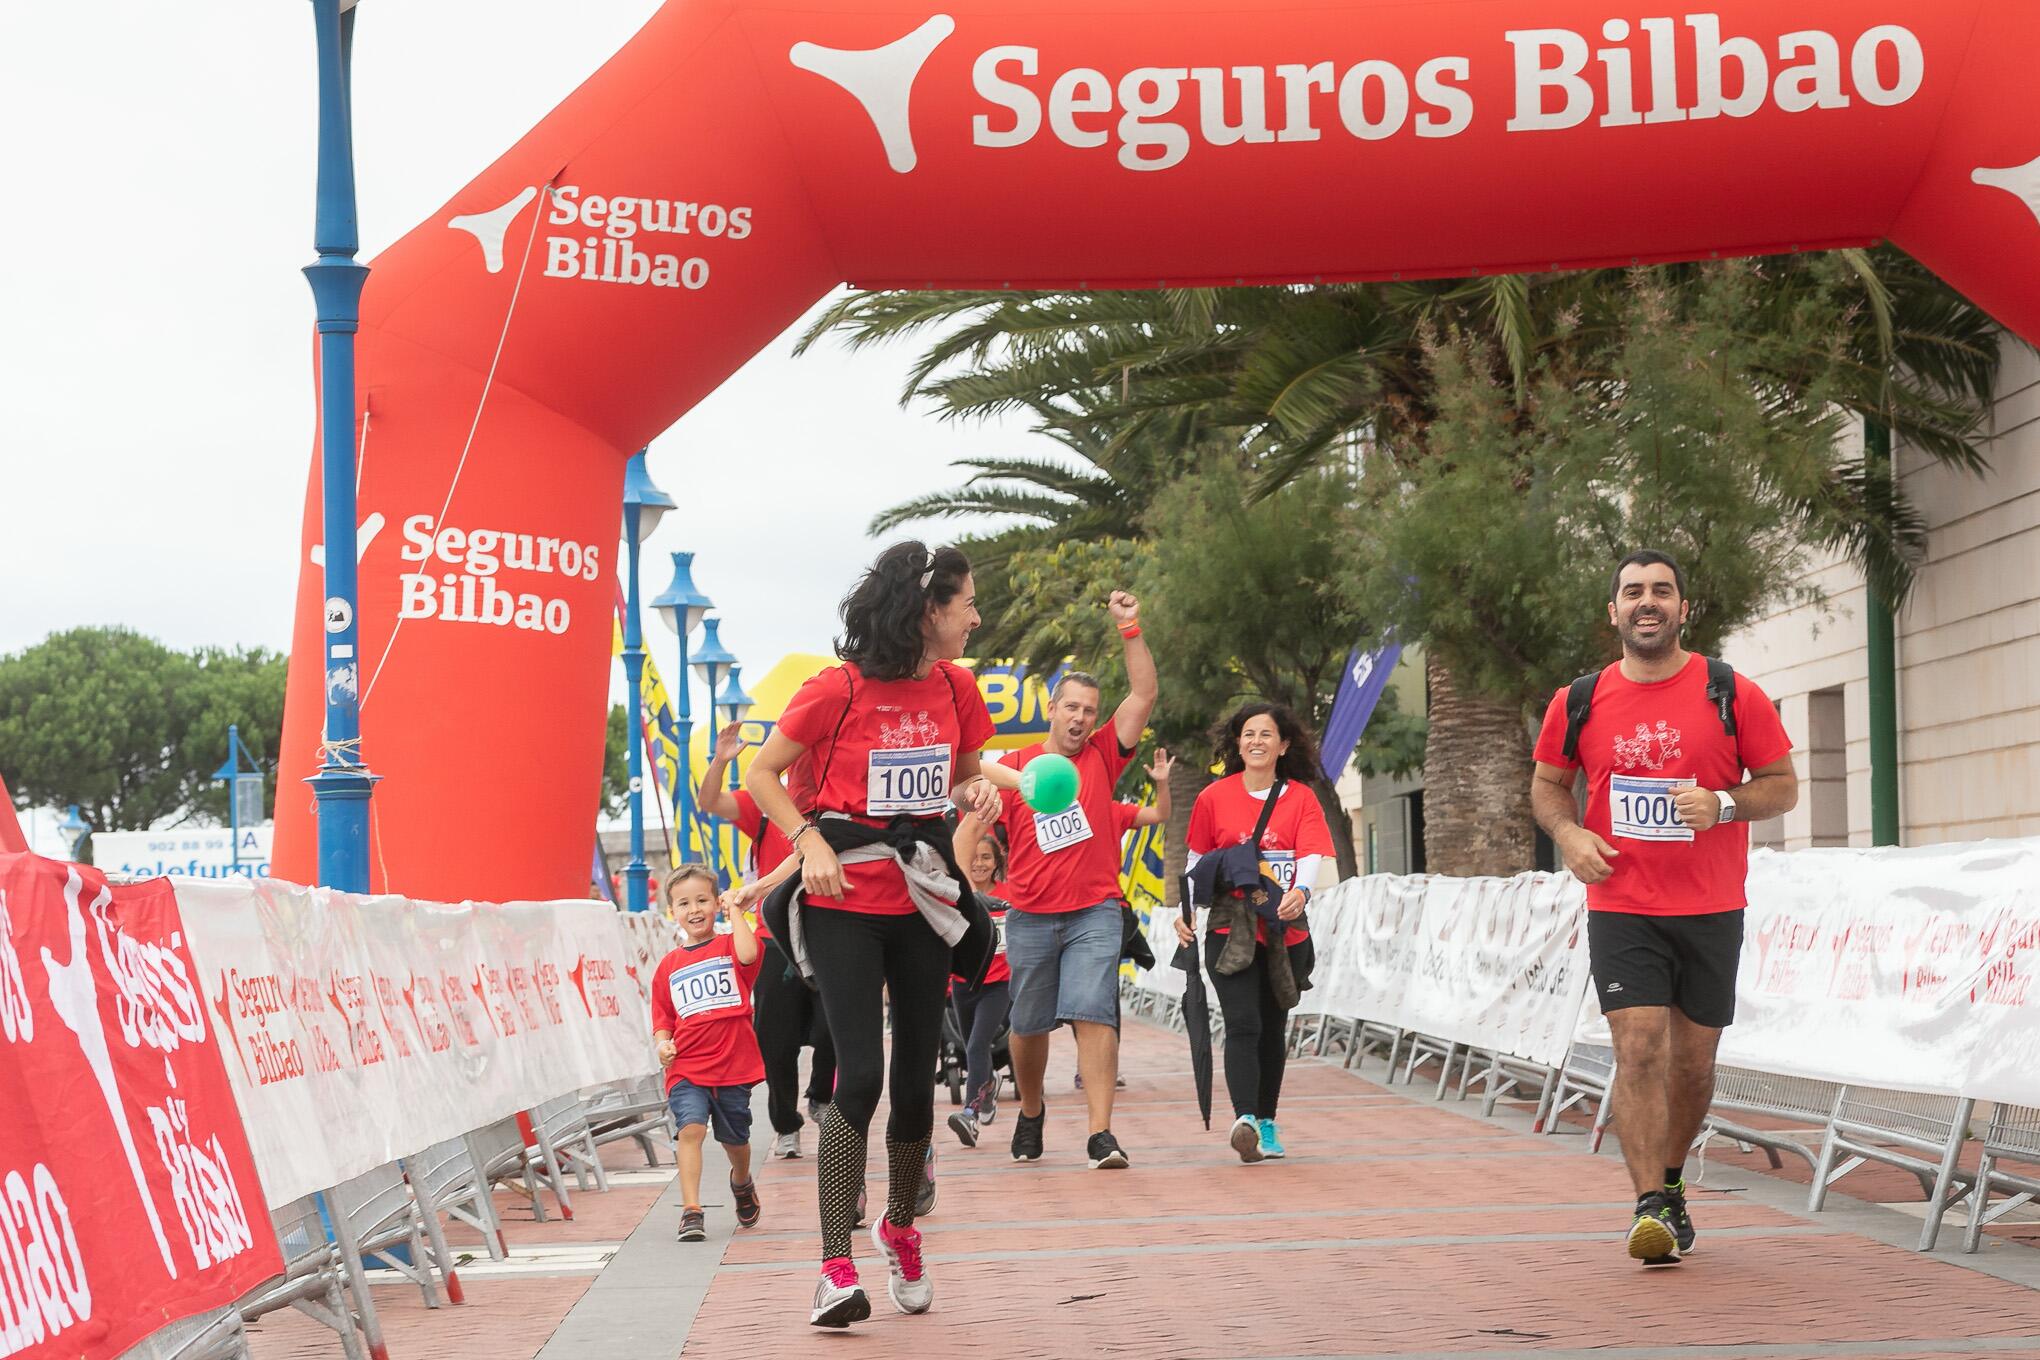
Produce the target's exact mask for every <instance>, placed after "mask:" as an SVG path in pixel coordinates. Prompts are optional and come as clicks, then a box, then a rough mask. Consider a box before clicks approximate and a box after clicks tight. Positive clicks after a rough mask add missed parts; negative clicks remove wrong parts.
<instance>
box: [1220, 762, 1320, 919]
mask: <svg viewBox="0 0 2040 1360" xmlns="http://www.w3.org/2000/svg"><path fill="white" fill-rule="evenodd" d="M1266 804H1267V798H1266V795H1265V794H1264V795H1263V796H1261V797H1255V796H1254V795H1253V794H1251V793H1249V792H1247V777H1246V775H1244V774H1234V775H1227V776H1226V777H1225V778H1224V779H1221V780H1219V781H1218V782H1217V783H1215V784H1208V785H1206V786H1205V788H1204V791H1203V792H1202V793H1200V794H1198V795H1197V801H1196V802H1195V803H1193V804H1192V805H1191V807H1190V829H1189V831H1188V833H1187V834H1186V835H1185V836H1184V838H1183V839H1184V844H1185V845H1187V846H1188V847H1189V848H1190V849H1191V850H1193V851H1195V852H1196V853H1198V854H1200V855H1208V854H1210V853H1211V852H1212V851H1214V850H1222V849H1225V848H1226V847H1227V846H1233V845H1245V844H1246V843H1247V838H1248V837H1249V836H1251V835H1253V834H1254V824H1255V823H1256V822H1258V821H1260V820H1261V809H1262V808H1263V807H1264V806H1266ZM1331 853H1333V851H1332V829H1331V827H1329V826H1327V825H1326V824H1325V810H1324V809H1323V808H1322V807H1320V806H1318V800H1317V795H1316V794H1314V793H1312V792H1311V791H1310V790H1309V789H1308V788H1306V787H1305V786H1304V785H1302V784H1299V783H1297V782H1296V781H1295V780H1293V779H1292V780H1290V781H1289V782H1288V783H1286V784H1284V785H1283V786H1282V801H1281V802H1279V803H1277V804H1276V805H1275V811H1274V812H1272V813H1270V814H1269V817H1268V829H1267V830H1265V831H1263V832H1262V833H1261V872H1262V873H1263V874H1265V875H1267V876H1269V877H1272V878H1273V879H1274V880H1275V881H1276V882H1277V883H1279V884H1281V885H1282V890H1283V891H1284V892H1288V891H1289V890H1290V889H1291V888H1293V887H1295V886H1296V862H1297V861H1298V860H1299V859H1302V858H1303V857H1304V856H1305V855H1329V854H1331ZM1316 886H1317V885H1316V884H1313V883H1306V884H1304V887H1306V888H1315V887H1316ZM1219 933H1220V934H1223V933H1225V932H1224V931H1220V932H1219ZM1309 934H1310V932H1309V931H1308V930H1307V929H1306V928H1304V927H1303V926H1301V925H1297V924H1293V923H1292V924H1291V925H1290V926H1289V927H1288V929H1286V930H1285V931H1284V932H1283V934H1282V939H1283V942H1284V943H1285V944H1301V943H1303V941H1304V940H1305V939H1306V938H1308V936H1309ZM1254 938H1255V939H1257V940H1266V939H1267V938H1268V923H1267V922H1266V921H1262V920H1256V921H1255V922H1254Z"/></svg>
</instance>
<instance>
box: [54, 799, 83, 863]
mask: <svg viewBox="0 0 2040 1360" xmlns="http://www.w3.org/2000/svg"><path fill="white" fill-rule="evenodd" d="M57 833H58V834H59V835H61V836H62V837H63V838H64V844H66V845H68V846H70V847H71V860H72V862H73V863H76V862H77V859H78V857H79V856H80V855H82V854H84V853H85V838H86V837H87V836H89V835H91V834H92V823H90V822H88V821H86V820H85V819H84V818H83V817H80V816H79V815H78V805H77V804H76V803H73V804H71V806H70V807H68V808H66V809H64V820H63V821H61V822H58V823H57Z"/></svg>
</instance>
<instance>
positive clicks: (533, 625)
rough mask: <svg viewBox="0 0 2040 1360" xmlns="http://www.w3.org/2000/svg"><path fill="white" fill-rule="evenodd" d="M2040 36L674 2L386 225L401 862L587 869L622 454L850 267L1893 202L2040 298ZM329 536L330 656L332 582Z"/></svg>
mask: <svg viewBox="0 0 2040 1360" xmlns="http://www.w3.org/2000/svg"><path fill="white" fill-rule="evenodd" d="M533 40H534V41H543V38H542V37H540V36H537V35H535V36H534V39H533ZM2036 55H2040V5H2036V4H2033V3H2031V0H1931V2H1928V0H1723V2H1722V3H1716V4H1713V5H1709V6H1707V7H1705V8H1704V9H1694V10H1692V11H1690V12H1689V11H1680V10H1667V9H1662V8H1660V9H1649V8H1637V7H1633V6H1625V5H1622V4H1619V3H1616V0H1602V2H1601V3H1595V4H1586V3H1581V2H1580V0H1540V3H1536V4H1529V3H1525V2H1524V0H1435V2H1434V3H1410V2H1409V0H1302V3H1298V4H1295V5H1285V6H1282V7H1279V8H1269V7H1264V6H1262V5H1259V4H1255V3H1247V2H1245V0H1234V3H1232V4H1230V5H1227V4H1217V5H1199V6H1192V7H1182V6H1179V5H1176V4H1171V3H1165V2H1164V0H1105V2H1104V3H1093V4H1081V5H1047V4H1040V5H1035V4H1028V3H1022V2H1020V0H1006V2H1005V3H981V2H979V0H965V2H964V3H953V4H949V5H946V6H941V7H937V6H935V5H932V4H930V5H922V6H919V7H908V6H903V5H899V4H897V3H890V4H889V3H887V0H854V2H853V0H805V2H804V3H801V4H785V3H769V2H768V0H756V2H755V3H753V2H750V0H672V3H669V4H668V5H667V6H666V7H665V9H663V10H662V11H661V12H660V13H659V14H658V15H657V17H655V18H654V19H653V20H652V21H651V22H650V23H649V24H647V25H646V27H645V28H644V30H643V31H642V32H640V33H639V34H638V35H637V37H635V38H634V39H633V40H632V41H631V42H630V44H629V45H628V46H626V47H625V48H624V49H623V51H621V52H619V53H618V54H617V55H616V56H615V57H614V58H613V59H612V60H611V61H610V62H609V63H608V64H607V65H606V66H604V67H603V68H602V69H601V70H600V71H599V72H597V73H596V74H595V76H594V77H593V78H591V79H590V80H589V81H588V82H587V84H585V85H584V86H582V87H581V88H580V89H579V90H578V91H576V92H575V94H574V95H573V96H572V97H571V98H569V99H568V100H567V101H566V102H565V103H564V104H562V105H561V106H560V107H559V108H558V109H557V110H556V111H555V112H554V113H553V114H552V115H551V116H550V117H548V118H547V119H546V120H545V121H544V122H543V123H541V124H540V125H539V126H538V127H537V128H535V129H533V130H532V132H531V133H530V134H529V135H527V136H526V137H525V138H524V139H523V140H522V141H521V142H519V143H518V144H517V145H516V146H515V147H514V148H512V149H511V150H510V151H509V152H508V153H507V154H506V155H504V156H503V157H502V159H500V160H498V161H497V162H496V163H495V164H494V165H492V166H490V167H489V168H488V169H487V170H486V171H485V172H483V173H482V174H481V175H480V176H479V177H478V178H477V179H475V181H474V182H473V183H471V184H469V185H468V186H467V187H466V188H465V189H462V190H461V191H460V192H459V193H458V194H457V195H455V197H454V198H453V200H452V201H451V202H450V203H448V204H447V205H446V207H445V208H444V209H443V210H442V211H441V212H439V213H437V214H435V215H434V216H433V218H432V219H431V220H430V221H428V222H426V223H424V224H423V225H421V226H420V227H418V228H417V229H416V230H414V231H413V232H411V233H410V235H408V236H406V237H405V238H404V239H403V240H402V241H400V242H398V243H397V244H396V245H395V246H394V247H392V248H391V249H390V250H389V251H388V252H387V253H386V254H384V255H383V256H382V257H381V258H380V259H378V260H377V261H375V264H374V272H373V274H372V275H371V277H370V281H369V285H368V292H367V296H366V299H365V302H364V309H363V323H362V328H361V338H360V347H361V379H360V393H361V406H362V410H363V414H362V417H361V423H360V426H359V428H358V438H359V439H360V442H361V450H362V459H363V463H362V476H361V510H362V514H363V516H364V519H365V523H364V526H363V530H362V535H361V540H362V542H361V545H360V551H361V609H360V617H361V624H362V633H361V641H362V648H361V653H362V656H361V670H360V680H359V683H360V685H361V690H362V693H363V696H364V707H363V717H362V724H363V730H364V743H363V749H364V750H365V752H366V754H367V757H368V760H369V763H370V765H371V766H372V767H373V768H374V769H375V770H376V771H377V772H378V773H379V774H381V775H382V776H383V781H382V783H381V785H380V786H379V788H378V789H377V792H376V797H375V807H376V809H377V812H376V816H375V819H374V827H373V829H374V834H375V848H374V852H373V854H372V856H371V860H372V863H373V865H374V869H373V881H374V886H375V887H376V888H377V889H379V890H381V889H394V890H400V891H403V892H406V893H410V894H414V895H417V896H422V897H438V898H455V899H457V898H462V897H474V898H494V899H499V900H500V899H505V898H514V897H548V896H578V895H581V894H582V893H583V892H584V891H585V884H586V878H587V865H588V838H589V827H590V822H591V818H592V816H593V814H594V812H595V801H596V792H597V786H598V775H599V764H600V759H601V751H602V741H601V731H602V723H603V707H604V705H603V697H604V693H605V691H606V688H607V686H608V667H609V664H610V663H609V655H610V654H609V641H610V622H609V620H610V614H609V607H610V601H611V598H612V595H611V592H612V589H613V587H612V584H611V583H612V581H613V580H614V579H615V574H616V570H617V566H616V562H615V560H614V559H615V554H616V551H617V546H618V544H617V540H618V533H619V508H618V507H619V502H620V497H621V488H622V476H623V465H624V459H625V457H626V455H628V454H629V453H630V452H631V451H633V450H635V449H637V448H638V447H640V446H641V445H643V444H644V443H646V442H647V441H648V440H650V439H651V438H652V437H653V436H655V435H657V434H658V433H659V432H660V431H662V430H664V429H665V428H666V427H667V426H669V425H671V424H672V423H673V421H674V420H675V419H676V418H677V417H678V416H680V414H681V413H682V412H684V411H686V410H687V409H688V407H689V406H691V405H692V404H693V403H694V402H696V401H697V400H699V399H700V398H701V397H702V396H704V395H705V394H706V393H708V392H709V391H710V390H711V389H713V388H714V387H715V386H716V385H717V384H718V383H720V382H721V381H722V380H723V379H724V378H725V377H727V376H728V375H729V374H730V373H731V372H732V371H733V370H734V369H736V368H737V367H738V366H739V365H740V364H742V363H743V362H744V360H745V359H746V358H748V357H749V356H750V355H751V354H752V352H753V351H755V350H756V349H757V348H758V347H759V346H760V345H762V344H764V343H765V342H766V341H767V340H768V339H770V338H771V337H773V336H775V335H777V334H778V333H779V332H780V331H781V330H783V329H784V328H785V327H786V326H787V325H788V324H789V323H791V322H792V321H793V320H794V319H795V318H796V317H798V316H799V315H800V314H801V312H802V311H803V310H804V309H805V308H807V307H808V306H810V305H811V304H812V303H813V302H814V301H815V300H816V299H817V298H819V297H821V296H822V295H823V294H824V293H825V292H826V291H827V290H828V289H830V288H831V287H833V286H835V285H836V284H838V283H839V282H841V281H844V280H851V281H855V282H857V283H860V284H865V285H871V286H887V287H993V288H997V287H1006V286H1010V287H1014V288H1038V287H1056V288H1085V287H1094V288H1095V287H1108V286H1109V287H1126V286H1132V287H1138V286H1153V285H1158V284H1163V283H1168V284H1240V283H1274V282H1288V281H1296V280H1305V281H1308V280H1317V279H1365V278H1382V277H1393V276H1403V277H1413V276H1422V275H1440V276H1453V275H1465V274H1471V273H1474V272H1476V271H1478V272H1483V273H1485V272H1491V271H1516V270H1549V269H1554V268H1569V267H1587V266H1595V265H1607V264H1626V263H1629V262H1631V261H1638V260H1644V261H1650V260H1671V259H1687V258H1695V257H1706V256H1710V255H1715V254H1721V255H1728V254H1758V253H1771V252H1778V251H1789V250H1807V249H1815V248H1819V247H1828V246H1840V245H1859V244H1863V243H1867V242H1872V241H1876V240H1880V239H1890V240H1891V241H1894V242H1896V243H1897V244H1898V245H1900V246H1902V247H1903V248H1905V249H1906V250H1908V251H1910V252H1911V253H1913V254H1914V255H1915V256H1917V257H1919V258H1920V259H1921V260H1922V261H1924V262H1925V263H1926V264H1927V265H1929V266H1930V267H1932V268H1933V269H1935V270H1937V271H1939V272H1940V273H1941V274H1942V275H1943V276H1945V277H1946V278H1947V279H1949V280H1950V281H1951V282H1952V283H1953V284H1955V286H1957V287H1959V288H1961V289H1962V290H1963V291H1965V292H1966V293H1968V294H1969V295H1970V296H1971V297H1973V298H1974V299H1976V300H1977V302H1979V303H1980V304H1981V305H1983V306H1985V307H1987V308H1989V309H1990V310H1991V311H1992V312H1993V313H1995V314H1996V315H1997V316H1998V317H2000V318H2001V319H2003V320H2004V321H2005V322H2006V323H2007V324H2008V325H2010V326H2011V327H2013V328H2014V329H2016V330H2018V331H2019V332H2021V333H2022V334H2024V335H2026V336H2028V337H2033V338H2040V267H2036V266H2040V249H2036V248H2040V220H2036V215H2040V160H2036V159H2035V158H2036V157H2040V82H2036V81H2035V80H2034V79H2033V63H2034V60H2035V57H2036ZM2021 90H2024V91H2025V93H2023V94H2021V93H2020V91H2021ZM317 488H318V480H317V475H316V471H315V473H314V477H313V481H312V492H313V496H312V504H311V505H309V506H308V508H307V512H306V518H305V532H306V544H307V546H308V547H310V546H311V545H314V544H316V543H317V541H318V537H319V522H318V512H317V504H316V498H317ZM301 570H302V572H303V574H302V577H301V580H300V584H299V590H298V605H297V630H296V638H295V641H296V649H297V655H298V656H300V657H304V658H310V657H315V656H317V655H318V649H319V643H320V638H321V627H320V621H321V608H320V601H321V594H322V592H321V589H320V585H321V578H320V572H319V570H318V569H317V568H316V566H310V565H307V566H306V567H304V568H302V569H301ZM843 584H844V583H843V582H840V581H818V582H816V583H815V588H816V589H817V590H824V591H830V592H833V591H836V590H838V589H840V588H841V587H842V586H843ZM320 679H321V677H320V670H319V667H318V666H317V665H315V664H299V665H297V666H295V667H293V668H292V672H291V681H290V701H289V709H288V717H287V722H286V727H287V733H286V744H287V756H286V766H287V770H286V778H287V780H295V779H299V778H302V777H304V776H306V775H309V774H310V773H311V772H312V768H313V764H314V758H315V754H316V747H317V745H318V738H319V725H320V722H321V719H322V707H321V695H320V689H319V686H320ZM280 801H281V807H280V809H279V819H278V821H279V825H278V835H277V844H276V863H277V871H278V872H279V873H280V874H282V875H285V876H288V877H291V878H295V879H298V880H300V881H308V880H309V878H310V877H311V875H312V872H313V864H314V854H313V840H314V835H313V825H312V818H311V814H310V805H311V799H310V797H309V795H306V796H305V797H303V798H287V799H283V800H280Z"/></svg>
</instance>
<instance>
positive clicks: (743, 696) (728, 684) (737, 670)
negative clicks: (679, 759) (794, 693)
mask: <svg viewBox="0 0 2040 1360" xmlns="http://www.w3.org/2000/svg"><path fill="white" fill-rule="evenodd" d="M743 669H744V668H743V667H742V666H739V665H737V664H736V663H735V662H731V663H730V676H729V679H728V680H726V681H724V682H723V687H722V694H721V695H720V696H719V698H718V702H719V703H721V704H722V709H723V712H725V713H727V714H729V715H730V721H731V722H733V723H741V722H742V721H743V720H744V719H746V718H748V717H750V716H751V709H752V707H753V704H752V700H751V696H750V695H749V694H748V693H746V692H745V690H744V687H743V685H742V684H741V683H739V681H738V676H739V675H740V674H741V673H742V671H743ZM741 756H742V752H739V753H738V755H737V756H736V757H732V758H731V760H730V787H731V788H733V789H734V788H737V787H738V786H739V784H740V782H741V780H740V776H739V775H738V772H737V764H738V760H739V759H740V758H741ZM736 857H737V831H736V828H735V827H732V828H731V829H730V852H729V854H728V855H724V856H719V858H721V859H722V862H723V863H724V864H729V863H730V862H731V861H733V860H735V859H736Z"/></svg>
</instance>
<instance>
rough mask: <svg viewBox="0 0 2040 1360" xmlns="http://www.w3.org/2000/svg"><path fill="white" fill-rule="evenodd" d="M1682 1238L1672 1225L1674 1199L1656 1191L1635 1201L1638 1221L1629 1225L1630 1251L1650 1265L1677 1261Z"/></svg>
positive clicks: (1671, 1263) (1632, 1255)
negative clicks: (1680, 1238) (1672, 1200)
mask: <svg viewBox="0 0 2040 1360" xmlns="http://www.w3.org/2000/svg"><path fill="white" fill-rule="evenodd" d="M1678 1250H1679V1238H1678V1233H1677V1231H1676V1230H1675V1229H1674V1228H1673V1227H1672V1204H1671V1200H1670V1199H1669V1198H1668V1197H1667V1196H1666V1195H1665V1194H1664V1193H1663V1192H1662V1191H1653V1192H1652V1193H1650V1194H1648V1195H1645V1196H1643V1197H1642V1198H1641V1199H1639V1200H1637V1201H1636V1221H1635V1222H1634V1223H1632V1224H1631V1225H1630V1227H1629V1254H1630V1256H1631V1257H1633V1258H1635V1259H1636V1260H1638V1261H1641V1262H1643V1263H1644V1264H1645V1265H1647V1266H1665V1265H1673V1264H1676V1263H1677V1262H1678V1259H1679V1255H1678Z"/></svg>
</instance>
